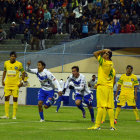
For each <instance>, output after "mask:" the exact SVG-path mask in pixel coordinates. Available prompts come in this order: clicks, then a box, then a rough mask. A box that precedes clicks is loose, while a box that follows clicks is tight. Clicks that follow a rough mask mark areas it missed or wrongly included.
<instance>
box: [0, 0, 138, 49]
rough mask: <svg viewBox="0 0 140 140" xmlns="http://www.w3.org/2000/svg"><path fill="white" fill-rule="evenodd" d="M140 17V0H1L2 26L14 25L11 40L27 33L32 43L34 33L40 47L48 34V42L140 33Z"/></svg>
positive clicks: (11, 30)
mask: <svg viewBox="0 0 140 140" xmlns="http://www.w3.org/2000/svg"><path fill="white" fill-rule="evenodd" d="M139 17H140V0H0V23H1V24H4V23H5V24H7V23H9V22H10V23H12V25H11V27H10V29H9V38H15V35H16V33H24V35H25V40H27V42H28V41H29V40H30V34H32V35H33V37H34V38H33V39H32V40H31V44H34V42H35V41H36V42H37V46H38V44H39V40H40V39H41V40H43V39H44V38H45V36H44V32H47V37H46V38H48V39H49V38H51V37H52V35H54V34H56V33H59V34H63V33H68V34H70V38H71V39H78V38H84V37H87V36H90V35H94V34H99V33H100V34H104V33H107V34H113V33H115V34H119V33H136V32H140V22H139V21H140V19H139ZM16 23H17V25H16ZM40 32H41V34H40ZM37 48H38V47H37Z"/></svg>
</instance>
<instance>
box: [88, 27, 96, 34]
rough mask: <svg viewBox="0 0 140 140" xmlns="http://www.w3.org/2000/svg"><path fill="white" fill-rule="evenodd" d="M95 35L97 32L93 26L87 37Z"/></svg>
mask: <svg viewBox="0 0 140 140" xmlns="http://www.w3.org/2000/svg"><path fill="white" fill-rule="evenodd" d="M97 33H98V32H97V29H96V26H93V27H92V30H90V32H89V35H96V34H97Z"/></svg>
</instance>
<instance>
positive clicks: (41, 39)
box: [39, 29, 45, 50]
mask: <svg viewBox="0 0 140 140" xmlns="http://www.w3.org/2000/svg"><path fill="white" fill-rule="evenodd" d="M39 39H40V42H39V46H40V49H41V50H45V33H44V29H41V30H40V33H39Z"/></svg>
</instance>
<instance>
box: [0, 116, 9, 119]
mask: <svg viewBox="0 0 140 140" xmlns="http://www.w3.org/2000/svg"><path fill="white" fill-rule="evenodd" d="M0 118H1V119H9V117H7V116H1V117H0Z"/></svg>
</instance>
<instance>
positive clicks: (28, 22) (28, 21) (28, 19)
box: [24, 16, 31, 28]
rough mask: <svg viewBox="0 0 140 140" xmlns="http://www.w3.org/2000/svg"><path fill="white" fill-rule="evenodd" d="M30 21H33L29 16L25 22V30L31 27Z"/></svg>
mask: <svg viewBox="0 0 140 140" xmlns="http://www.w3.org/2000/svg"><path fill="white" fill-rule="evenodd" d="M30 21H31V19H30V18H29V16H27V17H26V19H25V20H24V24H25V28H29V27H30Z"/></svg>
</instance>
